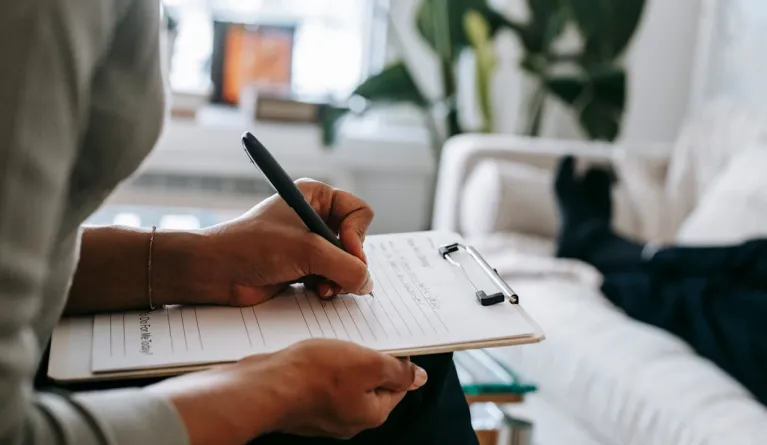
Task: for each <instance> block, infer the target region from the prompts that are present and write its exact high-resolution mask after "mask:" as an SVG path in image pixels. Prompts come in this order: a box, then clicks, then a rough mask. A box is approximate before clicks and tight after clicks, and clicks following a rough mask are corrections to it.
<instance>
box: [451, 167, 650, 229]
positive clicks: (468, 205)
mask: <svg viewBox="0 0 767 445" xmlns="http://www.w3.org/2000/svg"><path fill="white" fill-rule="evenodd" d="M580 167H581V168H584V167H585V163H584V165H580ZM553 181H554V174H553V172H551V171H550V170H545V169H542V168H540V167H535V166H532V165H528V164H523V163H519V162H514V161H506V160H500V159H486V160H483V161H481V162H479V163H478V164H477V166H476V167H475V168H474V170H472V172H471V173H470V174H469V176H468V178H467V180H466V183H465V186H464V189H463V192H462V196H461V211H460V214H459V220H460V227H461V231H462V232H463V233H464V234H466V235H467V236H481V235H488V234H491V233H495V232H517V233H525V234H530V235H535V236H540V237H546V238H554V237H555V236H556V234H557V231H558V230H559V223H560V222H559V211H558V210H557V204H556V196H555V194H554V190H553ZM628 192H629V190H628V189H627V188H626V187H625V185H624V183H623V182H622V183H620V184H619V185H618V186H617V187H616V188H615V191H614V193H613V202H614V206H615V212H614V215H615V216H614V220H615V228H616V230H618V231H619V232H621V233H624V234H627V235H632V236H635V235H637V234H638V231H639V223H638V220H637V216H636V214H637V212H635V208H634V207H633V206H634V201H633V200H632V199H631V198H629V193H628Z"/></svg>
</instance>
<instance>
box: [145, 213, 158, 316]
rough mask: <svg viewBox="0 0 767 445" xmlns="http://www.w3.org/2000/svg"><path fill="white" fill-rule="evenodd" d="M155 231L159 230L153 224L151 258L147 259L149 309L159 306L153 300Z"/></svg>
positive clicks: (150, 237) (150, 246)
mask: <svg viewBox="0 0 767 445" xmlns="http://www.w3.org/2000/svg"><path fill="white" fill-rule="evenodd" d="M155 232H157V227H156V226H152V233H151V234H150V235H149V259H148V261H147V271H146V287H147V296H148V297H149V309H150V310H152V311H153V310H155V309H157V306H155V305H154V303H153V302H152V247H153V246H154V234H155Z"/></svg>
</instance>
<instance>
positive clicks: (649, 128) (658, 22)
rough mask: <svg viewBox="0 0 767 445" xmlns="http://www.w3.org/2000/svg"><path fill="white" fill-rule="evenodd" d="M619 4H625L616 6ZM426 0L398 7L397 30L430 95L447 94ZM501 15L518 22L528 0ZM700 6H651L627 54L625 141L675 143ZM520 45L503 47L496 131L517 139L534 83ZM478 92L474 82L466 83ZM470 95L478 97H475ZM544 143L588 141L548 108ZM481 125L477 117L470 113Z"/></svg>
mask: <svg viewBox="0 0 767 445" xmlns="http://www.w3.org/2000/svg"><path fill="white" fill-rule="evenodd" d="M616 1H620V0H616ZM419 3H420V0H391V11H392V16H393V21H394V23H395V26H397V28H398V29H399V31H400V32H401V33H402V34H403V36H404V39H405V41H406V44H407V45H408V47H407V55H406V58H407V61H408V63H409V64H410V66H412V67H414V70H415V75H416V77H417V80H418V81H419V83H421V84H422V85H423V86H424V87H425V89H426V90H427V91H429V92H430V93H432V94H436V93H437V92H439V91H440V88H441V85H440V79H439V75H438V71H437V65H436V60H435V59H434V57H433V55H432V54H431V52H430V50H429V49H428V47H427V46H426V45H424V44H423V43H422V42H421V41H420V39H419V37H418V35H417V33H416V31H415V29H414V27H413V15H414V12H415V9H416V7H417V6H418V4H419ZM494 3H495V4H501V5H502V6H503V7H502V9H503V10H504V11H506V12H508V13H509V14H512V15H514V16H515V17H519V16H520V15H521V14H524V12H525V11H524V8H525V6H524V5H525V3H526V2H525V0H496V1H494ZM699 13H700V0H647V3H646V5H645V11H644V15H643V18H642V22H641V23H640V28H639V29H638V30H637V34H636V35H635V36H634V41H633V42H632V45H631V46H630V47H629V50H628V52H627V54H626V66H627V68H628V69H629V91H628V101H629V103H628V107H627V110H626V114H625V117H624V124H623V131H622V134H621V138H622V139H624V140H631V141H672V140H673V139H674V138H675V136H676V134H677V132H678V130H679V128H680V125H681V123H682V121H683V119H684V117H685V116H686V114H687V104H688V101H689V94H690V85H691V74H692V67H693V65H694V58H695V48H696V41H697V28H698V19H699ZM514 40H515V39H513V38H508V37H507V38H504V39H503V40H502V41H501V42H499V45H498V46H499V57H500V60H499V63H500V68H499V74H498V76H497V78H496V81H495V85H496V90H495V94H494V96H495V98H496V100H497V103H496V118H497V119H496V121H497V122H496V126H497V129H498V131H500V132H504V133H510V132H517V131H519V129H520V128H521V125H522V123H521V122H520V119H522V118H524V116H525V114H526V110H527V105H526V101H527V100H529V97H528V96H529V95H530V90H531V88H533V85H534V84H533V83H532V82H531V81H530V79H529V78H527V76H525V75H524V74H523V73H522V72H521V71H520V70H519V69H518V68H517V67H516V60H517V57H518V55H519V54H520V52H521V49H520V48H519V46H518V44H517V43H516V42H515V41H514ZM466 85H468V86H469V87H470V86H471V82H466ZM468 94H471V92H470V91H469V92H468ZM547 110H548V115H547V118H546V119H545V121H544V126H543V131H542V133H543V135H544V136H548V137H558V138H581V137H583V135H582V133H581V131H580V129H579V127H578V125H577V123H576V121H575V120H574V119H573V118H572V117H571V116H570V115H569V113H568V111H567V109H565V108H564V107H562V106H559V105H558V104H556V103H553V104H552V103H551V102H549V103H548V104H547ZM464 114H465V115H466V116H467V119H468V121H470V122H475V121H476V111H475V110H472V109H470V110H468V112H467V113H464Z"/></svg>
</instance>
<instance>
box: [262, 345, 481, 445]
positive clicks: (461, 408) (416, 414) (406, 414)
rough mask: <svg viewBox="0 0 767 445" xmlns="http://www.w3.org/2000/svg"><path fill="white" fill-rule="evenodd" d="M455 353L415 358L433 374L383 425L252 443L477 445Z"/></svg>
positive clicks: (430, 374) (276, 436)
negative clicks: (347, 435) (342, 437)
mask: <svg viewBox="0 0 767 445" xmlns="http://www.w3.org/2000/svg"><path fill="white" fill-rule="evenodd" d="M452 358H453V355H452V354H439V355H429V356H422V357H413V358H412V360H413V362H415V363H417V364H418V365H419V366H421V367H422V368H424V369H425V370H426V372H427V373H428V375H429V380H428V381H427V383H426V385H424V386H423V387H422V388H420V389H418V390H417V391H413V392H411V393H409V394H408V395H407V396H406V397H405V399H404V400H403V401H402V402H401V403H400V404H399V405H398V406H397V407H396V408H395V409H394V411H393V412H392V413H391V415H390V416H389V419H388V420H387V421H386V423H384V425H382V426H381V427H380V428H376V429H373V430H368V431H364V432H362V433H361V434H359V435H357V436H356V437H354V438H353V439H351V440H348V441H338V440H333V439H319V438H312V439H309V438H303V437H296V436H288V435H284V434H275V435H272V436H268V437H264V438H259V439H256V440H254V441H253V442H251V445H272V444H281V445H282V444H286V445H293V444H295V445H299V444H300V445H324V444H341V443H344V444H347V443H348V444H366V445H367V444H398V445H399V444H403V445H410V444H412V445H419V444H456V445H458V444H472V445H474V444H477V437H476V435H475V433H474V430H473V429H472V427H471V418H470V416H469V407H468V405H467V403H466V399H465V397H464V395H463V391H462V390H461V385H460V383H459V382H458V375H457V374H456V370H455V366H454V365H453V361H452Z"/></svg>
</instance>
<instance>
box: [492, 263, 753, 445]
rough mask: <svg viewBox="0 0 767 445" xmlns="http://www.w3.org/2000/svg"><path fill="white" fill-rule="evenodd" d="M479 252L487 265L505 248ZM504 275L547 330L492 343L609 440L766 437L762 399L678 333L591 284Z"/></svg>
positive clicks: (679, 444) (680, 444)
mask: <svg viewBox="0 0 767 445" xmlns="http://www.w3.org/2000/svg"><path fill="white" fill-rule="evenodd" d="M480 252H482V253H483V255H485V256H486V259H488V262H489V263H490V264H494V265H495V264H496V263H499V262H502V261H503V259H502V256H505V255H508V253H504V252H502V251H500V250H496V251H491V250H489V249H487V248H485V249H480ZM508 281H509V284H510V285H511V286H512V287H513V288H514V289H515V290H516V291H517V292H518V293H519V295H520V297H521V301H522V306H523V307H524V308H525V310H527V311H528V312H529V313H530V314H531V316H532V317H533V318H534V319H535V320H536V321H537V322H538V323H540V324H541V327H542V328H543V331H544V333H545V334H546V340H545V341H543V342H542V343H539V344H535V345H525V346H517V347H511V348H501V349H497V350H494V351H493V353H494V354H496V355H497V356H499V357H500V358H501V359H502V360H504V361H505V362H506V363H507V364H508V365H509V366H511V367H512V368H514V369H516V370H517V371H518V372H520V373H521V374H522V375H523V376H525V377H527V378H528V379H530V380H531V381H533V382H535V383H537V384H538V385H539V388H540V391H541V392H542V393H543V394H544V395H545V396H546V397H547V399H548V400H555V401H556V403H557V404H558V405H559V406H561V407H562V409H564V410H566V411H567V412H568V413H569V414H570V415H571V416H573V417H575V418H577V419H579V420H580V421H581V422H582V423H583V424H584V425H585V426H586V427H587V428H589V429H590V430H592V431H596V432H599V434H600V435H601V436H604V437H605V438H607V439H608V441H609V442H610V443H616V444H622V445H630V444H637V445H639V444H642V445H714V444H723V443H727V444H730V443H732V444H739V445H752V444H753V445H756V444H762V443H764V438H765V437H767V409H765V408H764V407H763V406H762V405H760V404H758V403H757V402H756V401H755V400H754V399H753V398H752V396H751V395H750V394H748V393H747V391H746V390H745V389H743V388H742V387H741V386H740V385H739V384H738V383H737V382H735V381H734V380H733V379H732V378H730V377H729V376H728V375H726V374H725V373H724V372H723V371H721V370H720V369H719V368H717V367H716V366H714V365H713V364H712V363H710V362H709V361H707V360H704V359H702V358H700V357H699V356H697V355H696V354H695V353H694V352H693V351H692V350H691V348H690V347H689V346H687V345H686V344H685V343H684V342H682V341H681V340H679V339H678V338H676V337H674V336H672V335H670V334H668V333H666V332H665V331H662V330H660V329H656V328H654V327H651V326H649V325H645V324H642V323H639V322H637V321H634V320H632V319H630V318H628V317H627V316H626V315H624V314H623V313H622V312H620V311H619V310H617V309H616V308H615V306H613V305H612V304H611V303H610V302H608V301H607V300H606V299H605V298H604V297H603V296H602V295H601V294H600V293H599V292H598V290H597V289H595V288H594V287H593V286H587V285H583V284H581V283H579V282H573V281H572V280H564V279H561V278H557V277H552V278H544V279H536V280H530V279H528V280H520V279H514V278H513V277H509V278H508Z"/></svg>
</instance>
